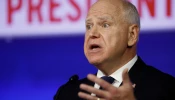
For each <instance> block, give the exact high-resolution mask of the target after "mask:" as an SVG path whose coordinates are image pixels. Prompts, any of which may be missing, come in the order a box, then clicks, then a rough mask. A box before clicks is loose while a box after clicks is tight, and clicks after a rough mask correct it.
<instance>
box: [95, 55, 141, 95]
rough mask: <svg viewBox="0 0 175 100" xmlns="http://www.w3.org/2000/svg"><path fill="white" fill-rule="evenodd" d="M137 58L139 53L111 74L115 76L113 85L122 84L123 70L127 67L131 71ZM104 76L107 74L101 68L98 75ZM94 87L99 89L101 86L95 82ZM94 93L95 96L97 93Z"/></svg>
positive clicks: (99, 76)
mask: <svg viewBox="0 0 175 100" xmlns="http://www.w3.org/2000/svg"><path fill="white" fill-rule="evenodd" d="M137 59H138V57H137V55H136V56H135V57H134V58H133V59H131V60H130V61H129V62H128V63H126V64H125V65H124V66H122V67H121V68H119V69H118V70H116V71H115V72H114V73H112V74H111V75H109V76H111V77H113V78H114V79H115V81H114V82H113V84H112V85H113V86H115V87H119V86H120V84H121V83H122V81H123V79H122V72H123V70H124V69H126V68H128V71H129V70H130V69H131V67H132V66H133V65H134V63H135V62H136V61H137ZM103 76H105V75H104V74H103V72H102V71H100V70H98V72H97V77H98V78H101V77H103ZM94 88H97V89H99V88H100V86H99V85H98V84H96V83H95V85H94ZM92 95H94V96H95V94H92Z"/></svg>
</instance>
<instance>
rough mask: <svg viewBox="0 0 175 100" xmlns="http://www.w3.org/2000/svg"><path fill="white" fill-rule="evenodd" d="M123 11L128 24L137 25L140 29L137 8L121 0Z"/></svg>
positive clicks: (125, 0)
mask: <svg viewBox="0 0 175 100" xmlns="http://www.w3.org/2000/svg"><path fill="white" fill-rule="evenodd" d="M123 9H124V18H125V20H126V21H127V22H129V23H130V24H137V25H138V26H139V28H140V27H141V25H140V16H139V13H138V11H137V8H136V7H135V6H134V5H133V4H132V3H131V2H129V1H127V0H123Z"/></svg>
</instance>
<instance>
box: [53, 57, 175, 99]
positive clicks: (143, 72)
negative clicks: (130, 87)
mask: <svg viewBox="0 0 175 100" xmlns="http://www.w3.org/2000/svg"><path fill="white" fill-rule="evenodd" d="M129 76H130V80H131V81H132V83H134V84H136V86H135V88H134V94H135V97H136V99H137V100H175V78H174V77H172V76H170V75H168V74H166V73H163V72H161V71H159V70H157V69H155V68H154V67H151V66H148V65H146V64H145V63H144V62H143V61H142V60H141V58H140V57H139V58H138V60H137V61H136V63H135V64H134V65H133V67H132V68H131V69H130V71H129ZM81 83H85V84H89V85H91V86H93V85H94V83H93V82H91V81H89V80H88V79H87V78H84V79H81V80H75V81H72V82H68V83H67V84H64V85H62V86H61V87H60V88H59V89H58V91H57V93H56V94H55V96H54V100H83V99H81V98H79V97H78V92H79V91H82V90H80V88H79V85H80V84H81ZM84 92H85V91H84Z"/></svg>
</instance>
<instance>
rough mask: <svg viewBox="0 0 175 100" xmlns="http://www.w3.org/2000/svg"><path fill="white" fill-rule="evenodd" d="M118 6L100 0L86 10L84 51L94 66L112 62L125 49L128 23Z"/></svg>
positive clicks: (117, 58)
mask: <svg viewBox="0 0 175 100" xmlns="http://www.w3.org/2000/svg"><path fill="white" fill-rule="evenodd" d="M120 8H121V7H117V6H114V5H113V4H111V3H109V2H107V0H101V1H98V2H97V3H96V4H95V5H93V6H92V7H91V9H90V10H89V12H88V15H87V18H86V34H85V41H84V52H85V55H86V57H87V59H88V61H89V62H90V63H91V64H93V65H95V66H98V65H101V64H107V63H109V65H110V64H114V63H115V62H116V61H117V60H119V59H120V58H121V57H122V56H123V55H124V53H125V50H126V49H127V42H128V36H127V34H128V25H127V24H126V23H124V21H123V19H122V16H121V15H122V10H121V9H120Z"/></svg>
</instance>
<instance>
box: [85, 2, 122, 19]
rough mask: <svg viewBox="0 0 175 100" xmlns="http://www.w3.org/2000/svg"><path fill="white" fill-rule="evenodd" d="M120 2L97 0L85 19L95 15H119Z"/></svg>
mask: <svg viewBox="0 0 175 100" xmlns="http://www.w3.org/2000/svg"><path fill="white" fill-rule="evenodd" d="M121 4H122V3H121V0H98V1H97V2H96V3H95V4H93V5H92V6H91V8H90V10H89V12H88V14H87V17H89V16H90V15H96V14H99V13H101V14H108V15H111V16H112V17H114V16H117V15H120V14H121V12H122V6H121Z"/></svg>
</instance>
